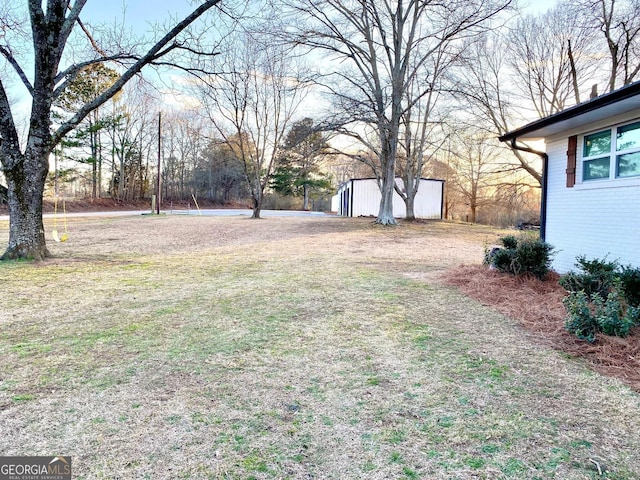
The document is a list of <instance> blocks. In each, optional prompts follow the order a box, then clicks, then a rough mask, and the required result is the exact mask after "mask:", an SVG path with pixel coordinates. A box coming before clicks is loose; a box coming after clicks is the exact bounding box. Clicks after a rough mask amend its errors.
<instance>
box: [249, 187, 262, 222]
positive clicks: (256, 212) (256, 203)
mask: <svg viewBox="0 0 640 480" xmlns="http://www.w3.org/2000/svg"><path fill="white" fill-rule="evenodd" d="M251 198H252V199H253V214H252V215H251V218H260V211H261V210H262V195H260V192H256V193H254V194H253V195H252V196H251Z"/></svg>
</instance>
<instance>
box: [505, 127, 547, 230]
mask: <svg viewBox="0 0 640 480" xmlns="http://www.w3.org/2000/svg"><path fill="white" fill-rule="evenodd" d="M517 141H518V139H517V138H515V137H514V138H512V139H511V148H513V149H514V150H520V151H521V152H526V153H533V154H535V155H538V156H539V157H541V158H542V192H541V195H540V197H541V198H540V240H542V241H543V242H544V241H545V240H546V237H547V176H548V175H547V171H548V169H549V155H547V154H546V152H541V151H539V150H534V149H533V148H530V147H526V146H523V145H518V144H517Z"/></svg>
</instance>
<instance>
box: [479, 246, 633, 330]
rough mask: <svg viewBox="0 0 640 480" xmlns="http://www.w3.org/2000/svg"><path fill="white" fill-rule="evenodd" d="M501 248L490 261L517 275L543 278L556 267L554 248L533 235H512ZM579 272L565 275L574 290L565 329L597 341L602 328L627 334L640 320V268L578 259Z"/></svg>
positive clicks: (562, 282) (491, 254) (491, 253)
mask: <svg viewBox="0 0 640 480" xmlns="http://www.w3.org/2000/svg"><path fill="white" fill-rule="evenodd" d="M500 243H501V244H502V246H501V247H495V248H493V249H491V250H489V249H485V255H484V262H483V263H485V264H487V265H491V267H492V268H496V269H497V270H500V271H501V272H506V273H510V274H513V275H521V274H525V273H529V274H532V275H535V276H536V277H538V278H540V279H542V278H543V277H544V276H545V275H546V274H547V273H548V272H549V269H550V267H551V260H552V257H553V253H554V252H553V247H552V246H551V245H549V244H548V243H546V242H543V241H541V240H539V239H535V238H532V237H528V236H522V237H515V236H513V235H508V236H506V237H503V238H501V239H500ZM576 260H577V261H576V267H577V271H572V272H569V273H567V274H566V275H563V276H562V277H561V278H560V285H562V287H564V288H565V289H566V290H567V291H568V292H569V294H568V295H567V297H566V298H565V299H564V301H563V303H564V306H565V309H566V310H567V319H566V321H565V328H566V329H567V330H568V331H569V332H571V333H573V334H574V335H576V336H577V337H578V338H581V339H584V340H587V341H588V342H593V341H595V339H596V335H597V334H598V333H600V332H601V333H604V334H606V335H616V336H619V337H625V336H627V335H628V334H629V332H630V331H631V329H632V328H633V327H634V326H635V325H638V324H639V323H640V268H635V267H632V266H630V265H629V266H624V265H620V264H619V263H618V262H616V261H607V260H606V259H602V260H601V259H597V258H596V259H594V260H587V258H586V257H585V256H579V257H578V258H577V259H576Z"/></svg>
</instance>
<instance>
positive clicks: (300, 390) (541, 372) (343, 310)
mask: <svg viewBox="0 0 640 480" xmlns="http://www.w3.org/2000/svg"><path fill="white" fill-rule="evenodd" d="M69 222H70V225H69V230H70V240H69V241H68V242H66V243H63V244H54V243H53V242H51V244H50V245H49V246H50V250H51V252H52V253H53V254H54V255H55V257H56V258H54V259H52V260H50V261H47V262H45V263H43V264H30V263H24V262H17V263H0V298H1V300H2V302H1V304H2V310H1V311H0V358H1V359H2V362H1V363H0V432H1V433H2V438H1V439H0V455H71V456H72V458H73V464H74V478H78V479H116V478H119V479H145V478H148V479H182V478H192V479H218V478H219V479H227V478H229V479H252V478H255V479H285V478H289V479H403V478H405V479H418V478H419V479H503V478H504V479H509V478H513V479H561V480H569V479H599V478H607V479H619V480H623V479H625V480H633V479H638V478H640V434H639V433H638V428H639V426H640V396H639V395H638V394H637V393H634V392H632V391H631V390H629V389H628V388H627V387H625V386H624V385H622V384H621V383H620V382H618V381H616V380H613V379H610V378H607V377H604V376H601V375H599V374H597V373H594V372H592V371H591V370H589V369H588V368H586V367H585V366H584V365H583V364H582V362H580V361H578V360H575V359H572V358H568V357H567V356H566V355H563V354H561V353H559V352H556V351H554V350H551V349H549V348H547V347H543V346H540V344H539V343H538V342H537V339H536V337H535V335H533V334H530V333H527V332H526V331H525V330H523V329H522V328H521V327H519V326H518V325H516V323H515V322H514V321H512V320H510V319H508V318H505V317H503V316H501V315H499V314H497V313H495V312H493V311H492V310H490V309H489V308H487V307H484V306H482V305H480V304H479V303H477V302H475V301H473V300H471V299H469V298H467V297H465V296H463V295H462V294H460V293H459V292H458V291H457V290H455V289H453V288H452V287H448V286H445V285H444V283H443V282H442V281H441V280H440V279H439V277H438V275H439V273H441V272H443V271H444V270H446V269H448V268H451V267H453V266H456V265H458V264H461V263H478V262H480V260H481V257H482V252H483V246H484V245H485V244H490V243H493V242H495V240H496V238H497V236H498V232H497V231H494V230H491V229H488V228H485V227H478V226H464V225H456V224H449V223H424V224H418V225H401V226H399V227H397V228H382V227H376V226H375V225H373V224H372V222H371V220H369V219H341V218H269V219H266V220H260V221H252V220H249V219H247V218H223V217H220V218H216V217H184V216H162V217H150V216H149V217H138V218H102V219H88V218H84V219H73V220H69ZM6 227H7V224H6V222H4V223H0V241H1V242H3V243H5V242H6V240H7V235H8V234H7V228H6ZM48 228H49V231H48V232H47V233H49V232H50V225H49V226H48Z"/></svg>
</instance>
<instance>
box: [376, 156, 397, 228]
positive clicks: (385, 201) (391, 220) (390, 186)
mask: <svg viewBox="0 0 640 480" xmlns="http://www.w3.org/2000/svg"><path fill="white" fill-rule="evenodd" d="M389 163H391V162H389ZM388 170H389V169H387V172H386V175H385V178H384V179H383V182H382V189H381V192H380V193H382V200H381V201H380V210H379V212H378V218H377V219H376V223H377V224H380V225H396V223H397V222H396V219H395V217H394V216H393V194H394V192H395V183H396V179H395V176H394V172H393V171H391V172H389V171H388Z"/></svg>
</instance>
